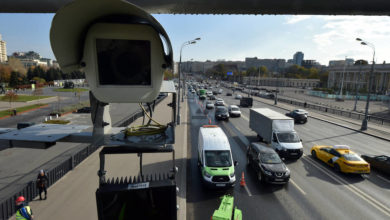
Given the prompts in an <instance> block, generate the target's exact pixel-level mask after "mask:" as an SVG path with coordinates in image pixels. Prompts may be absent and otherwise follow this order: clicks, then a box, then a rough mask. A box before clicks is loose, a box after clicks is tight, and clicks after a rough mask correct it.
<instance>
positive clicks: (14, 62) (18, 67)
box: [8, 57, 27, 75]
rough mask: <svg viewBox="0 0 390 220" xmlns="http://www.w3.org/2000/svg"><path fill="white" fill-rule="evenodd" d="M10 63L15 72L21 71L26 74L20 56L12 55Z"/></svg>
mask: <svg viewBox="0 0 390 220" xmlns="http://www.w3.org/2000/svg"><path fill="white" fill-rule="evenodd" d="M8 65H9V66H10V67H11V69H12V70H13V71H15V72H19V73H21V74H22V75H25V74H26V73H27V70H26V68H24V65H23V64H22V62H20V60H19V59H18V58H15V57H10V58H9V60H8Z"/></svg>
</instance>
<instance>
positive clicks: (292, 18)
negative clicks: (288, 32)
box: [285, 15, 312, 24]
mask: <svg viewBox="0 0 390 220" xmlns="http://www.w3.org/2000/svg"><path fill="white" fill-rule="evenodd" d="M311 17H312V16H311V15H292V16H288V17H287V18H286V23H285V24H295V23H298V22H301V21H303V20H306V19H309V18H311Z"/></svg>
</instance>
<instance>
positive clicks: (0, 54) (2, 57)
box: [0, 34, 8, 63]
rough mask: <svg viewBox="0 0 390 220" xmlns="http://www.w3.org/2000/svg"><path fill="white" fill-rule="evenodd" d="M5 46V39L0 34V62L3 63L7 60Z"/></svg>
mask: <svg viewBox="0 0 390 220" xmlns="http://www.w3.org/2000/svg"><path fill="white" fill-rule="evenodd" d="M7 60H8V58H7V46H6V43H5V41H3V39H2V38H1V34H0V63H5V62H7Z"/></svg>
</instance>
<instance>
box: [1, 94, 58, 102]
mask: <svg viewBox="0 0 390 220" xmlns="http://www.w3.org/2000/svg"><path fill="white" fill-rule="evenodd" d="M50 97H53V96H35V95H18V97H17V99H16V100H12V102H28V101H33V100H38V99H45V98H50ZM1 101H4V102H9V100H8V99H7V97H6V96H2V97H1Z"/></svg>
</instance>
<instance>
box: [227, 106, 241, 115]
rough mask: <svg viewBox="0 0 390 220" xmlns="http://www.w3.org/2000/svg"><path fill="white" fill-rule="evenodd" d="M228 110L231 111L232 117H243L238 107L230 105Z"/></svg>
mask: <svg viewBox="0 0 390 220" xmlns="http://www.w3.org/2000/svg"><path fill="white" fill-rule="evenodd" d="M228 110H229V115H230V116H231V117H240V116H241V111H240V108H239V107H238V106H237V105H230V106H229V108H228Z"/></svg>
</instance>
